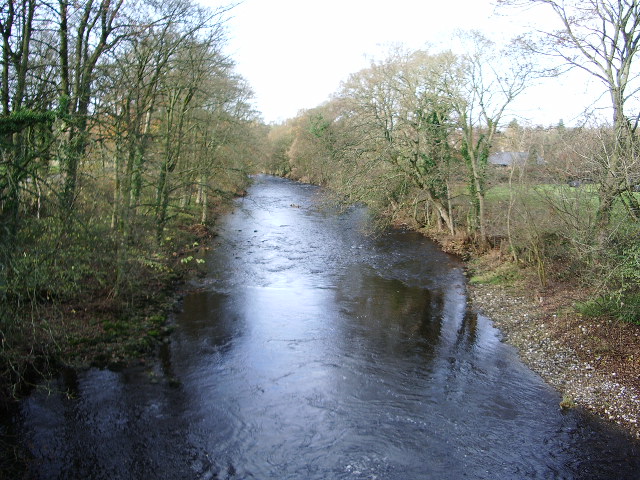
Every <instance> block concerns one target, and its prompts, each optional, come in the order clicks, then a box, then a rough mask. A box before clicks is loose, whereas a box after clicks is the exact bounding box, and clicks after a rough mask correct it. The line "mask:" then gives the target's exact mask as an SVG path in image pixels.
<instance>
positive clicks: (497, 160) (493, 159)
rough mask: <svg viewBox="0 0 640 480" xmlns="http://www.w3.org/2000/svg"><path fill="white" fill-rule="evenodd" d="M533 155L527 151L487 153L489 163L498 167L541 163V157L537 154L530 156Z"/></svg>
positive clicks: (542, 161)
mask: <svg viewBox="0 0 640 480" xmlns="http://www.w3.org/2000/svg"><path fill="white" fill-rule="evenodd" d="M532 156H533V155H532V154H530V153H529V152H496V153H492V154H491V155H489V165H495V166H498V167H510V166H512V165H515V166H524V165H526V164H530V165H532V164H533V165H542V164H544V160H543V159H542V157H540V156H537V157H535V158H530V157H532Z"/></svg>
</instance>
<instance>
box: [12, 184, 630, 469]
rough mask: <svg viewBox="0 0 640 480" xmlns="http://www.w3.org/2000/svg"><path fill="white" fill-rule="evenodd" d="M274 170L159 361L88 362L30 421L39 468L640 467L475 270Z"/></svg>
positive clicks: (32, 402) (216, 255)
mask: <svg viewBox="0 0 640 480" xmlns="http://www.w3.org/2000/svg"><path fill="white" fill-rule="evenodd" d="M320 193H321V192H320V191H319V190H318V189H317V188H315V187H312V186H308V185H301V184H296V183H293V182H290V181H286V180H282V179H277V178H273V177H266V176H260V177H257V178H256V181H255V184H254V186H253V187H252V188H251V189H250V191H249V195H248V196H247V197H246V198H243V199H240V200H238V206H237V207H238V208H237V209H236V211H235V212H234V213H232V214H230V215H228V216H226V217H225V218H224V219H223V220H222V222H221V225H220V227H219V232H220V235H219V236H218V237H217V239H216V241H215V247H216V248H215V249H214V250H213V251H212V253H211V255H210V256H209V258H208V259H207V264H208V266H209V270H210V274H209V275H208V276H207V277H206V278H205V279H203V280H202V281H200V282H199V283H198V284H197V285H196V287H197V288H196V291H195V292H193V293H191V294H189V295H188V296H187V297H186V298H185V299H184V310H183V312H182V313H180V314H179V315H178V316H177V318H176V320H175V321H176V326H177V329H176V333H175V334H174V335H173V336H172V338H171V343H170V346H169V347H167V348H166V349H165V351H164V352H163V355H162V357H161V361H159V362H158V364H157V365H155V366H154V367H152V368H149V367H139V368H137V369H130V370H127V371H125V372H111V371H107V370H90V371H87V372H83V373H80V374H73V373H70V374H69V375H67V376H66V377H62V378H61V379H59V380H58V381H57V382H55V383H54V384H53V385H51V387H53V388H54V389H55V390H60V391H63V390H66V391H67V394H53V395H47V394H45V393H44V392H42V391H39V392H36V393H34V394H33V395H32V396H31V397H30V398H29V399H27V400H26V401H24V402H23V404H22V405H21V413H20V415H19V417H18V418H17V419H16V420H15V423H14V425H13V428H14V429H15V430H16V432H18V434H19V436H20V438H21V441H22V442H23V444H24V445H26V446H27V447H28V448H29V449H30V451H31V453H32V454H33V456H34V460H33V462H32V464H31V466H30V468H31V471H30V473H31V475H32V476H33V477H34V478H68V479H102V478H104V479H114V478H125V479H128V478H131V479H138V478H167V479H173V478H176V479H177V478H198V479H199V478H202V479H206V478H229V479H402V480H407V479H440V478H442V479H460V478H467V479H502V478H505V479H511V478H513V479H520V478H541V479H543V478H544V479H548V478H579V479H598V478H603V479H604V478H619V479H624V478H638V474H637V473H636V472H640V461H639V460H638V455H637V454H638V451H639V450H638V446H637V444H635V445H634V444H633V443H632V442H630V441H629V439H627V438H626V437H625V436H624V435H622V434H620V433H616V431H615V430H613V429H612V428H610V427H609V426H607V425H604V424H603V423H601V422H598V421H596V420H594V419H592V418H590V417H588V416H586V415H583V414H582V413H580V412H579V411H570V412H562V411H561V410H560V408H559V406H558V403H559V401H560V398H559V395H558V394H557V393H556V392H554V391H553V390H552V389H551V388H550V387H548V386H547V385H546V384H544V382H543V381H542V380H541V379H540V378H539V377H537V376H536V375H535V374H533V373H532V372H531V371H529V370H528V369H527V368H526V367H525V366H524V365H522V363H521V362H520V361H519V359H518V357H517V355H516V353H515V352H514V350H513V349H512V348H510V347H508V346H506V345H505V344H503V343H501V341H500V336H499V332H498V331H497V330H495V329H494V328H493V327H492V325H491V322H490V320H489V319H487V318H485V317H484V316H482V315H477V314H475V313H473V312H472V311H470V310H469V308H468V306H467V296H466V283H465V277H464V273H463V266H462V265H461V264H460V262H459V261H458V260H457V259H455V258H454V257H451V256H448V255H446V254H444V253H442V252H441V251H439V250H438V249H437V248H436V247H435V246H434V245H433V244H432V243H431V242H429V241H428V240H426V239H424V238H422V237H420V236H418V235H416V234H413V233H409V232H400V231H392V232H389V233H386V234H378V235H368V234H367V216H366V211H365V210H364V209H363V208H357V207H354V208H351V209H348V210H346V211H343V212H339V211H336V210H334V209H331V208H328V207H326V206H324V205H323V202H322V201H321V198H322V197H321V195H320Z"/></svg>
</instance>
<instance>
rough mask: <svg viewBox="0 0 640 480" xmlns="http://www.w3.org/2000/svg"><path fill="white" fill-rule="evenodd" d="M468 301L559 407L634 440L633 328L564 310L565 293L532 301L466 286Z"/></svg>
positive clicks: (637, 432) (639, 407) (639, 408)
mask: <svg viewBox="0 0 640 480" xmlns="http://www.w3.org/2000/svg"><path fill="white" fill-rule="evenodd" d="M469 295H470V299H471V302H472V305H473V307H474V308H475V309H476V310H477V311H479V312H481V313H483V314H484V315H486V316H487V317H489V318H490V319H492V320H493V322H494V325H495V326H496V327H497V328H498V329H500V330H501V332H502V333H503V335H504V340H505V341H506V342H507V343H509V344H511V345H513V346H515V347H516V348H517V349H518V350H519V352H520V356H521V358H522V360H523V361H524V362H525V363H526V364H527V365H528V366H529V367H530V368H531V369H532V370H533V371H535V372H536V373H538V374H539V375H540V376H541V377H542V378H543V379H544V380H545V381H546V382H547V383H549V384H550V385H551V386H553V387H554V388H556V389H557V390H558V391H559V392H560V393H561V394H562V395H563V402H562V406H563V407H565V408H566V407H569V408H570V407H572V406H573V405H575V406H577V407H581V408H585V409H587V410H590V411H592V412H594V413H595V414H597V415H599V416H601V417H603V418H605V419H607V420H610V421H613V422H615V423H617V424H619V425H621V426H622V427H623V428H625V429H627V430H628V431H629V432H631V434H632V435H634V436H635V437H636V438H639V439H640V425H639V420H638V417H639V413H640V388H639V387H640V385H639V384H640V377H639V373H640V367H639V363H640V358H639V357H640V337H639V335H640V334H639V331H640V328H639V327H638V326H636V325H629V324H619V323H614V322H609V321H604V320H593V319H586V318H582V317H580V316H579V315H578V314H576V313H575V312H574V311H573V309H571V308H568V307H570V306H571V305H572V302H571V294H570V292H567V291H565V292H564V293H561V292H557V291H554V294H553V297H550V296H540V295H538V294H536V295H535V296H534V295H531V294H529V293H528V292H527V291H526V290H525V289H524V288H523V287H505V286H501V285H492V284H472V285H470V286H469ZM562 312H565V313H562ZM559 408H560V406H559Z"/></svg>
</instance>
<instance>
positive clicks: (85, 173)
mask: <svg viewBox="0 0 640 480" xmlns="http://www.w3.org/2000/svg"><path fill="white" fill-rule="evenodd" d="M498 3H499V4H501V5H502V4H504V5H514V4H541V5H542V7H545V8H550V9H551V10H552V12H553V13H554V14H555V15H556V17H557V19H559V20H560V23H559V25H560V27H559V30H558V31H549V32H547V34H546V35H542V36H541V37H539V38H535V39H532V38H529V37H527V38H525V37H522V38H520V39H518V41H516V42H513V43H512V44H510V45H508V46H507V47H506V48H504V49H501V48H499V47H498V46H496V45H494V44H493V43H491V42H490V41H489V40H488V39H486V38H484V37H483V36H481V35H479V34H477V33H468V34H465V35H463V36H462V37H461V41H462V42H464V44H465V48H464V50H463V51H464V52H465V53H464V54H457V53H454V52H452V51H442V52H432V51H423V50H419V51H407V50H404V49H402V48H393V49H391V50H390V51H389V54H388V56H387V57H386V58H382V59H378V60H374V61H372V62H371V64H370V66H369V67H368V68H365V69H363V70H362V71H359V72H355V73H354V74H353V75H351V76H350V77H349V78H348V79H347V80H346V81H345V82H344V83H343V85H342V86H341V88H340V89H339V91H337V92H336V93H335V95H334V96H333V98H332V99H331V100H330V101H328V102H327V103H325V104H323V105H321V106H318V107H317V108H314V109H310V110H307V111H302V112H301V113H300V114H299V115H298V116H297V117H296V118H293V119H290V120H288V121H287V122H284V123H283V124H281V125H272V126H265V125H264V124H262V122H261V121H260V120H259V118H258V116H257V114H256V112H254V111H253V110H252V108H251V106H250V103H249V101H250V97H251V92H250V90H249V88H248V86H247V85H246V82H245V81H244V79H243V78H241V77H240V76H238V75H237V73H235V71H234V64H233V61H232V59H230V58H228V57H227V56H226V55H225V54H224V42H225V30H224V18H225V15H226V14H227V12H228V10H227V9H226V8H220V9H217V10H210V9H206V8H203V7H201V6H199V5H197V4H196V3H195V2H192V1H191V0H168V1H165V2H161V3H158V2H155V1H151V0H149V1H147V0H145V1H142V2H129V1H127V0H119V1H116V2H113V1H109V0H102V1H89V2H88V1H80V2H75V3H74V2H69V1H67V0H60V1H59V2H57V3H56V4H55V6H52V5H51V4H47V3H43V2H41V1H40V0H24V1H20V2H18V1H16V0H8V1H7V2H5V3H4V5H3V7H2V9H1V11H0V34H1V35H2V67H3V68H2V72H1V73H0V108H1V114H0V378H1V379H2V380H1V382H2V383H1V384H0V391H1V394H2V397H3V399H5V400H6V399H10V398H12V397H13V396H15V394H16V390H15V389H16V388H17V386H18V385H20V384H21V383H22V384H23V383H24V381H25V380H28V379H29V378H30V377H31V375H32V374H33V373H34V372H37V373H43V372H45V371H46V370H47V369H48V367H49V365H50V363H51V362H54V363H55V362H75V363H78V364H86V363H89V362H94V361H99V362H100V363H101V364H114V363H115V364H117V363H119V362H121V361H123V359H125V358H127V357H131V356H136V355H138V354H141V353H144V352H145V351H147V350H148V349H150V348H152V346H153V345H155V344H156V343H157V341H158V339H161V338H162V336H163V335H165V334H166V333H168V330H167V329H166V327H165V325H164V319H165V314H166V311H167V308H168V307H169V305H168V302H170V300H169V299H170V297H171V292H173V289H172V286H173V285H174V284H175V282H176V281H178V280H179V279H181V278H183V275H184V274H188V273H194V272H196V273H197V271H198V269H200V268H202V263H201V262H202V260H203V255H204V248H205V244H206V238H207V235H208V234H209V233H208V232H209V231H210V228H209V227H210V226H211V225H212V224H213V223H214V222H215V217H216V212H217V210H218V209H220V208H223V206H224V205H225V203H226V202H227V201H228V200H229V199H231V198H232V197H233V196H234V195H236V194H238V193H241V192H242V191H243V189H244V188H245V187H246V183H247V173H251V172H254V171H264V172H269V173H273V174H276V175H282V176H288V177H290V178H294V179H299V180H304V181H308V182H313V183H316V184H320V185H324V186H327V187H328V188H329V190H330V191H331V192H333V193H334V194H335V196H336V200H337V201H340V202H346V203H351V202H363V203H365V204H367V205H368V206H369V207H370V209H371V210H372V212H374V213H375V214H377V215H378V217H379V218H381V219H384V220H385V221H386V222H387V223H390V224H392V223H403V224H406V225H409V226H411V227H413V228H415V229H417V230H422V231H424V232H427V233H428V234H429V235H430V236H432V237H434V238H436V239H437V240H439V241H440V242H441V244H442V245H443V246H444V247H445V248H446V249H447V250H450V251H452V252H456V253H463V254H467V253H468V252H477V253H482V252H486V251H488V250H492V251H493V252H497V254H498V257H499V258H500V260H501V261H502V262H503V264H504V266H503V267H500V268H499V269H498V271H496V272H494V275H492V277H491V278H490V279H485V281H491V282H503V281H509V280H510V279H512V278H513V277H514V276H517V275H519V274H520V273H521V272H522V271H526V272H531V273H532V276H533V277H534V278H535V279H536V282H537V283H536V286H535V288H534V290H536V292H542V293H544V292H545V290H546V291H548V290H550V289H553V288H554V285H557V284H558V283H562V282H564V283H565V284H566V283H567V282H568V283H570V284H571V285H574V286H575V288H576V289H582V290H585V291H588V292H591V293H592V295H591V296H590V299H587V300H584V299H583V301H582V303H581V304H579V305H578V306H577V308H578V309H579V311H580V312H581V313H582V314H583V315H593V316H598V317H608V318H615V319H622V320H624V321H627V322H630V323H640V318H639V317H638V312H640V241H639V240H640V192H638V191H637V190H638V188H639V187H638V185H640V161H639V160H640V158H639V154H640V149H639V148H638V147H639V146H640V144H639V143H638V135H637V133H638V132H637V125H638V121H637V119H638V118H639V117H638V115H637V114H635V113H632V112H630V110H631V108H632V107H633V105H630V104H629V99H630V98H632V93H634V92H636V90H637V87H638V85H637V84H636V82H637V81H638V79H637V77H636V76H634V75H633V74H634V72H636V71H637V68H636V66H635V57H636V54H637V51H638V48H639V44H640V27H639V24H640V20H639V17H640V6H639V5H638V4H637V2H628V1H622V2H617V3H616V4H615V5H614V4H613V3H611V2H604V1H603V0H590V1H588V2H577V1H576V2H556V1H554V0H500V1H499V2H498ZM605 3H606V4H607V5H608V6H607V8H598V7H602V6H603V5H604V4H605ZM610 3H611V5H609V4H610ZM609 6H611V8H609ZM616 32H617V33H616ZM586 34H588V35H586ZM585 35H586V36H585ZM585 42H588V44H585ZM594 45H596V46H597V47H598V48H595V49H593V51H595V52H596V53H595V54H589V52H592V49H591V47H592V46H594ZM585 47H587V48H585ZM601 51H602V52H616V53H615V54H614V55H609V56H601V55H599V54H598V53H597V52H601ZM538 53H544V54H545V55H546V57H545V58H546V59H549V58H551V59H558V62H557V64H555V65H553V66H555V67H557V66H567V65H568V66H573V67H579V68H582V69H584V70H586V71H587V72H589V73H591V74H593V75H594V78H597V79H598V80H599V81H601V82H602V83H603V85H604V87H605V93H607V94H609V96H610V98H611V107H612V112H613V114H612V116H611V119H610V120H609V121H604V120H602V119H600V120H597V121H596V120H593V121H588V120H585V122H584V123H583V124H582V125H581V126H578V127H566V126H565V125H564V124H563V122H562V121H560V122H558V124H557V125H556V126H553V127H548V128H542V127H530V126H521V125H519V124H518V122H517V121H516V120H513V121H511V122H510V123H507V121H508V120H510V119H511V116H510V115H511V113H510V110H509V109H510V107H511V106H512V105H513V101H514V100H515V99H516V98H517V97H518V96H519V95H521V94H522V92H523V91H525V89H526V87H527V86H528V85H529V84H530V83H531V82H532V81H533V80H534V79H535V78H536V76H537V75H541V74H549V72H550V69H549V68H546V69H544V72H541V70H542V69H541V67H540V64H538V63H536V58H537V57H535V56H534V54H538ZM592 53H593V52H592ZM545 62H546V61H545ZM546 63H548V62H546ZM499 152H514V153H515V154H516V155H514V156H511V157H509V158H510V160H509V158H508V159H507V161H506V162H504V161H497V162H496V161H494V160H492V158H493V157H492V155H493V154H495V153H499Z"/></svg>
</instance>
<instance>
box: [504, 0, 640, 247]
mask: <svg viewBox="0 0 640 480" xmlns="http://www.w3.org/2000/svg"><path fill="white" fill-rule="evenodd" d="M498 3H499V4H502V5H507V6H531V5H540V6H542V7H545V8H547V10H549V11H551V12H553V13H554V15H555V17H556V19H557V20H559V27H558V28H556V29H553V30H546V31H542V32H537V33H538V34H542V36H541V37H539V38H538V39H537V41H536V42H531V43H530V45H531V46H532V48H533V49H534V50H535V51H537V52H539V53H542V54H545V55H549V56H551V57H554V58H556V59H557V60H558V61H559V62H560V65H561V66H563V67H567V68H579V69H581V70H583V71H585V72H587V73H588V74H589V75H591V76H593V77H594V78H596V79H597V80H599V81H600V82H601V83H602V85H603V86H604V88H605V90H606V92H607V93H608V95H609V98H610V106H611V109H612V125H613V143H612V147H613V148H612V149H611V151H610V153H609V154H607V155H605V156H603V157H602V160H603V162H602V163H601V175H600V178H599V192H598V193H599V200H600V201H599V206H598V211H597V224H596V228H597V230H598V235H599V236H600V237H601V238H602V237H603V236H604V234H605V231H606V229H607V227H608V226H609V223H610V221H611V213H612V209H613V205H614V202H615V200H616V199H617V198H619V197H620V196H621V195H624V196H625V199H626V201H627V202H628V203H629V205H630V207H631V210H630V211H632V212H635V214H634V216H635V217H639V216H640V215H639V214H640V206H639V205H638V202H637V199H636V198H635V197H634V196H633V195H630V194H629V193H630V189H631V188H632V187H633V184H634V182H630V181H629V179H630V177H632V178H633V179H634V180H635V179H637V178H639V177H640V175H639V172H638V161H637V149H638V146H637V140H636V132H637V128H638V125H639V122H640V111H636V112H635V113H631V112H629V109H630V108H631V106H630V101H632V100H633V99H634V98H635V97H636V96H637V93H638V90H639V89H640V79H639V78H638V68H637V67H636V57H637V55H638V50H639V48H640V3H639V2H638V1H637V0H573V1H565V0H499V2H498ZM635 183H637V182H635Z"/></svg>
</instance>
